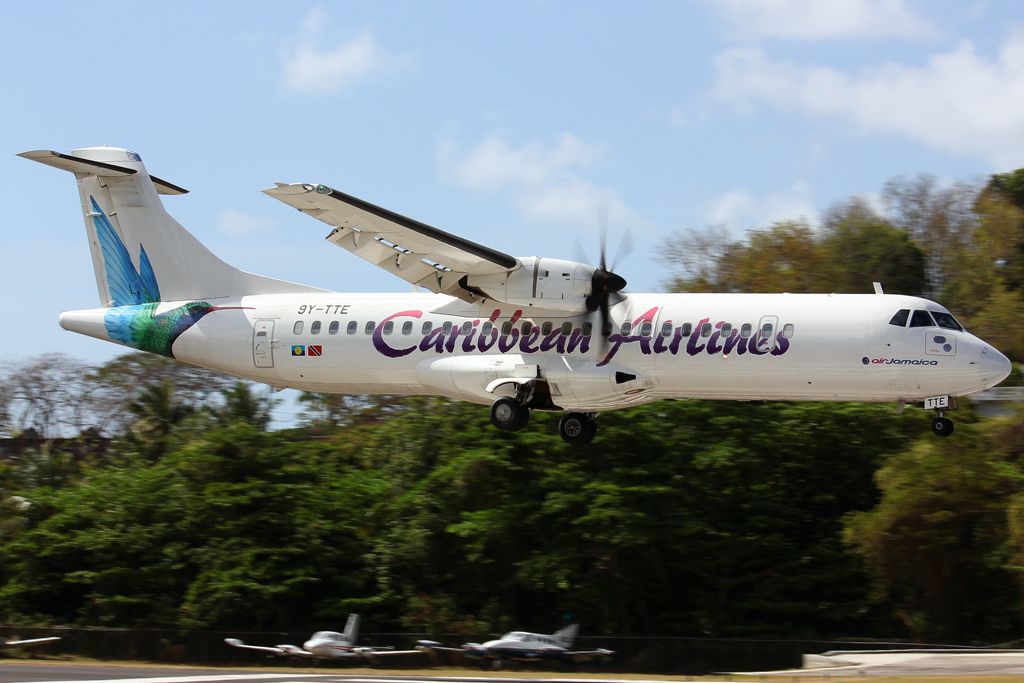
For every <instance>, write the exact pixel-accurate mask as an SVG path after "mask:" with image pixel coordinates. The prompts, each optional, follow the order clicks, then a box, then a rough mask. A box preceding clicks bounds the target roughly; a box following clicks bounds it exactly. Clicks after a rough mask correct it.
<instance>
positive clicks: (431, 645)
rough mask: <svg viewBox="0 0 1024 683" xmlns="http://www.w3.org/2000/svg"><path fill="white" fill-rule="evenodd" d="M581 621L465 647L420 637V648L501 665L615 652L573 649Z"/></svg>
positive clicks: (584, 659) (590, 658) (592, 657)
mask: <svg viewBox="0 0 1024 683" xmlns="http://www.w3.org/2000/svg"><path fill="white" fill-rule="evenodd" d="M579 628H580V627H579V625H578V624H570V625H569V626H566V627H565V628H563V629H562V630H560V631H556V632H555V633H553V634H551V635H544V634H541V633H527V632H525V631H512V632H511V633H506V634H505V635H503V636H502V637H501V638H498V639H497V640H488V641H487V642H485V643H466V644H464V645H463V646H462V647H445V646H444V645H442V644H441V643H438V642H437V641H433V640H420V641H417V643H416V648H417V649H419V650H422V651H423V652H435V651H436V652H457V653H459V654H462V655H465V656H466V657H468V658H469V659H475V660H478V661H490V662H492V663H493V664H494V665H495V666H500V663H501V661H502V660H511V661H518V662H536V661H539V660H545V659H546V660H552V659H555V660H562V661H569V662H590V661H594V660H599V659H607V658H609V657H611V656H612V655H614V654H615V653H614V652H612V651H611V650H603V649H597V650H570V649H569V648H571V647H572V643H573V641H574V640H575V639H576V633H577V632H578V631H579Z"/></svg>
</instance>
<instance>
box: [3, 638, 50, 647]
mask: <svg viewBox="0 0 1024 683" xmlns="http://www.w3.org/2000/svg"><path fill="white" fill-rule="evenodd" d="M58 640H60V637H59V636H50V637H49V638H28V639H26V640H7V639H6V638H4V637H2V636H0V647H35V646H36V645H45V644H47V643H55V642H57V641H58Z"/></svg>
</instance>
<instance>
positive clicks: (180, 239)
mask: <svg viewBox="0 0 1024 683" xmlns="http://www.w3.org/2000/svg"><path fill="white" fill-rule="evenodd" d="M19 156H22V157H25V158H26V159H31V160H32V161H38V162H40V163H43V164H46V165H48V166H54V167H56V168H60V169H63V170H66V171H71V172H72V173H74V174H75V178H76V179H77V180H78V193H79V197H80V199H81V203H82V212H83V214H84V217H85V229H86V233H87V235H88V237H89V248H90V250H91V252H92V261H93V268H94V270H95V273H96V286H97V288H98V290H99V294H100V302H101V304H102V305H103V306H108V307H109V306H127V305H134V304H144V303H151V302H156V301H186V300H197V299H218V298H224V297H237V296H243V295H246V294H274V293H283V292H309V291H321V290H318V289H315V288H313V287H306V286H304V285H297V284H293V283H290V282H284V281H282V280H275V279H272V278H267V277H262V276H259V275H253V274H251V273H246V272H244V271H241V270H238V269H237V268H233V267H232V266H229V265H228V264H226V263H224V261H222V260H220V259H219V258H217V256H215V255H214V254H213V252H211V251H210V250H209V249H207V248H206V247H205V246H203V244H202V243H201V242H199V240H197V239H196V238H195V237H193V236H192V234H191V233H190V232H189V231H188V230H186V229H185V228H183V227H182V226H181V224H180V223H178V221H176V220H175V219H174V218H173V217H171V215H170V214H168V213H167V212H166V211H165V210H164V206H163V202H161V201H160V197H159V196H158V195H159V194H184V193H185V192H187V190H184V189H182V188H180V187H178V186H176V185H173V184H171V183H168V182H167V181H164V180H161V179H159V178H155V177H153V176H150V175H149V172H148V171H147V170H146V167H145V166H144V165H143V163H142V159H141V158H140V157H139V155H138V154H136V153H135V152H130V151H128V150H126V149H121V148H118V147H88V148H84V149H78V150H74V151H73V152H71V153H70V154H61V153H58V152H53V151H50V150H37V151H33V152H23V153H22V154H20V155H19Z"/></svg>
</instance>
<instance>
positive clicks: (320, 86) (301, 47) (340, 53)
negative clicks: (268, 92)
mask: <svg viewBox="0 0 1024 683" xmlns="http://www.w3.org/2000/svg"><path fill="white" fill-rule="evenodd" d="M331 32H332V26H331V19H330V16H328V14H327V12H326V11H325V10H323V9H322V8H320V7H314V8H313V9H311V10H310V11H309V12H307V13H306V16H305V17H304V18H303V20H302V26H301V28H300V30H299V32H298V33H297V34H296V35H295V36H294V37H293V38H292V39H291V40H290V41H289V42H288V43H287V44H286V45H285V46H284V48H283V50H282V75H281V78H282V83H283V84H284V87H285V88H286V89H288V90H291V91H293V92H297V93H301V94H304V95H318V94H325V93H333V92H339V91H341V90H345V89H348V88H351V87H352V86H353V85H355V84H356V83H358V82H359V81H361V80H363V79H365V78H367V77H368V76H369V75H370V74H373V73H379V72H381V71H385V70H390V69H395V68H399V67H401V66H404V65H405V64H406V62H407V58H406V57H401V56H398V55H394V54H391V53H389V52H388V51H386V50H385V49H383V48H382V47H381V46H380V45H378V44H377V40H376V38H374V36H373V33H372V32H371V31H369V30H368V29H367V30H364V31H363V32H362V33H360V34H359V35H357V36H355V37H354V38H351V39H349V40H344V41H337V40H336V41H334V42H330V43H328V37H327V34H329V33H331Z"/></svg>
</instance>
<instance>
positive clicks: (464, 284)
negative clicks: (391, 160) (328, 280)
mask: <svg viewBox="0 0 1024 683" xmlns="http://www.w3.org/2000/svg"><path fill="white" fill-rule="evenodd" d="M21 156H23V157H25V158H27V159H31V160H33V161H38V162H40V163H43V164H47V165H49V166H55V167H57V168H60V169H63V170H66V171H70V172H72V173H74V174H75V177H76V179H77V181H78V190H79V195H80V198H81V205H82V213H83V215H84V218H85V227H86V232H87V234H88V238H89V247H90V249H91V252H92V259H93V266H94V269H95V273H96V285H97V288H98V289H99V295H100V303H101V307H100V308H95V309H90V310H80V311H68V312H65V313H63V314H61V316H60V324H61V326H62V327H64V328H65V329H67V330H71V331H74V332H78V333H81V334H85V335H89V336H92V337H96V338H98V339H103V340H106V341H111V342H114V343H117V344H122V345H124V346H127V347H131V348H134V349H141V350H143V351H149V352H152V353H158V354H162V355H164V356H169V357H172V358H177V359H179V360H182V361H185V362H187V363H192V364H195V365H200V366H203V367H207V368H211V369H214V370H219V371H221V372H225V373H229V374H233V375H237V376H239V377H244V378H247V379H250V380H253V381H257V382H264V383H267V384H270V385H272V386H275V387H293V388H296V389H303V390H308V391H316V392H328V393H343V394H406V395H409V394H431V395H442V396H449V397H452V398H456V399H462V400H466V401H473V402H477V403H483V404H489V405H490V406H491V409H490V416H491V421H492V423H493V424H494V426H496V427H498V428H499V429H505V430H512V431H515V430H519V429H523V428H524V427H525V426H526V424H527V421H528V420H529V417H530V412H531V411H533V410H546V411H556V412H560V413H562V417H561V420H560V422H559V433H560V434H561V436H562V438H563V439H565V440H566V441H568V442H570V443H574V444H582V443H586V442H588V441H590V440H591V439H592V438H593V437H594V435H595V433H596V429H597V427H596V422H595V420H594V418H595V416H596V415H597V414H598V413H599V412H602V411H606V410H615V409H618V408H625V407H628V406H633V405H638V404H642V403H647V402H650V401H655V400H659V399H671V398H677V399H682V398H694V399H731V400H744V401H748V400H800V401H875V402H893V403H897V404H900V406H902V405H903V404H904V403H920V404H923V405H924V407H925V408H928V409H932V410H934V411H935V412H936V416H935V418H934V419H933V421H932V429H933V431H934V432H935V433H936V434H938V435H940V436H947V435H948V434H950V433H951V432H952V431H953V422H952V421H951V420H950V419H949V418H948V417H946V416H945V412H946V411H947V410H951V409H953V408H955V407H956V402H957V397H958V396H963V395H966V394H971V393H974V392H977V391H981V390H983V389H987V388H989V387H992V386H994V385H996V384H998V383H999V382H1001V381H1002V380H1003V379H1004V378H1005V377H1006V376H1007V375H1008V374H1009V373H1010V371H1011V365H1010V361H1009V360H1008V359H1007V358H1006V357H1005V356H1003V355H1002V354H1001V353H999V351H997V350H996V349H994V348H992V346H990V345H989V344H987V343H986V342H985V341H984V340H982V339H979V338H978V337H976V336H974V335H973V334H971V333H970V332H968V331H967V330H965V329H964V328H963V326H962V325H961V324H960V323H959V322H957V320H956V319H955V318H954V317H953V316H952V315H951V314H950V312H949V311H948V310H946V309H945V308H943V307H942V306H940V305H939V304H937V303H935V302H933V301H929V300H927V299H922V298H918V297H913V296H897V295H887V294H883V293H882V291H881V287H879V286H876V288H875V290H876V293H875V294H664V293H651V294H636V293H628V294H627V293H626V292H625V286H626V281H625V279H624V278H623V277H622V276H620V275H618V274H617V273H615V272H613V271H612V269H611V268H609V267H608V266H607V264H606V262H605V256H604V254H603V253H602V254H601V259H600V263H599V265H597V266H593V265H588V264H585V263H579V262H574V261H567V260H563V259H556V258H548V257H546V256H545V257H540V256H529V257H515V256H510V255H509V254H506V253H503V252H501V251H497V250H495V249H493V248H490V247H486V246H483V245H480V244H477V243H475V242H471V241H469V240H467V239H463V238H461V237H457V236H455V235H452V234H449V233H447V232H445V231H443V230H439V229H437V228H434V227H431V226H429V225H426V224H424V223H421V222H419V221H416V220H413V219H411V218H406V217H405V216H401V215H399V214H397V213H395V212H393V211H389V210H388V209H384V208H381V207H379V206H375V205H374V204H370V203H369V202H366V201H364V200H362V199H358V198H356V197H353V196H351V195H348V194H345V193H343V192H340V191H338V190H335V189H332V188H331V187H328V186H327V185H322V184H308V183H292V184H286V183H278V184H276V185H275V186H274V187H272V188H270V189H267V190H264V192H265V193H266V194H268V195H269V196H271V197H273V198H275V199H277V200H280V201H282V202H284V203H285V204H288V205H289V206H292V207H294V208H295V209H298V210H299V211H300V212H302V213H303V214H306V215H307V216H310V217H312V218H315V219H317V220H319V221H322V222H324V223H326V224H327V225H328V226H329V228H330V229H329V232H328V234H327V241H329V242H331V243H332V244H336V245H338V246H339V247H342V248H343V249H346V250H347V251H350V252H352V253H353V254H355V255H356V256H358V257H360V258H362V259H364V260H366V261H369V262H370V263H372V264H374V265H376V266H378V267H380V268H383V269H384V270H387V271H388V272H390V273H393V274H395V275H396V276H398V277H400V278H402V279H403V280H406V281H407V282H410V283H412V284H414V285H416V286H417V287H420V288H422V289H425V290H429V293H427V292H420V293H407V294H352V293H348V294H342V293H337V292H329V291H325V290H322V289H317V288H315V287H310V286H306V285H301V284H295V283H291V282H285V281H282V280H275V279H273V278H269V277H264V276H261V275H254V274H251V273H246V272H243V271H241V270H238V269H236V268H233V267H231V266H229V265H227V264H226V263H224V262H223V261H221V260H220V259H219V258H217V257H216V256H214V255H213V253H211V252H210V251H209V250H208V249H207V248H206V247H204V246H203V245H202V244H201V243H200V242H199V241H198V240H197V239H196V238H195V237H193V236H192V235H191V234H190V233H189V232H188V231H186V230H185V229H184V228H183V227H182V226H181V225H180V224H179V223H178V222H177V221H175V220H174V219H173V218H172V217H171V216H170V215H168V214H167V213H166V211H165V210H164V207H163V204H162V203H161V200H160V197H159V195H161V194H162V195H180V194H183V193H185V192H186V190H184V189H182V188H181V187H178V186H177V185H174V184H172V183H169V182H167V181H165V180H162V179H160V178H158V177H156V176H152V175H150V174H149V172H148V171H147V170H146V167H145V166H144V165H143V163H142V159H141V158H140V157H139V155H138V154H135V153H134V152H130V151H128V150H126V149H120V148H114V147H90V148H85V149H79V150H75V151H73V152H71V153H70V154H62V153H58V152H53V151H47V150H39V151H33V152H24V153H22V154H21ZM602 252H603V248H602Z"/></svg>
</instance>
